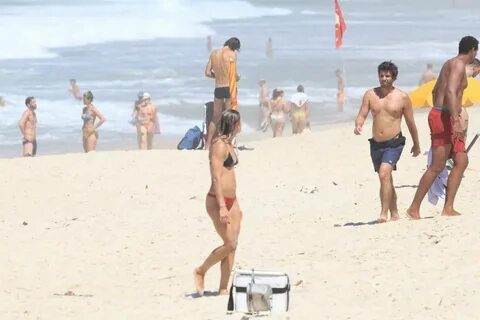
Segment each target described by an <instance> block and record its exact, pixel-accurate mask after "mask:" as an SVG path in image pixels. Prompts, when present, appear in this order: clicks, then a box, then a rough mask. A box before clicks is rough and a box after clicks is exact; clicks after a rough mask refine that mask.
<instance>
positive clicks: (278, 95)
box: [270, 89, 290, 138]
mask: <svg viewBox="0 0 480 320" xmlns="http://www.w3.org/2000/svg"><path fill="white" fill-rule="evenodd" d="M289 112H290V104H289V103H288V101H287V100H285V99H284V97H283V90H280V89H274V90H273V93H272V100H270V125H271V127H272V131H273V137H274V138H275V137H280V136H282V134H283V128H285V115H286V114H287V113H289Z"/></svg>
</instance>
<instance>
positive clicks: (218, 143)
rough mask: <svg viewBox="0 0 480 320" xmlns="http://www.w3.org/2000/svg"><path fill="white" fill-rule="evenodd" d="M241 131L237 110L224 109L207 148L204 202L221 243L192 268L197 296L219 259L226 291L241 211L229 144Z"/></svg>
mask: <svg viewBox="0 0 480 320" xmlns="http://www.w3.org/2000/svg"><path fill="white" fill-rule="evenodd" d="M240 130H241V122H240V113H238V111H236V110H232V109H227V110H225V111H223V113H222V115H221V119H220V124H219V132H218V137H216V138H215V139H214V140H212V144H211V147H210V149H209V159H210V174H211V186H210V189H209V191H208V193H207V198H206V201H205V205H206V209H207V212H208V215H209V216H210V218H211V219H212V222H213V225H214V226H215V230H216V231H217V233H218V235H219V236H220V237H221V238H222V240H223V244H222V245H221V246H219V247H217V248H216V249H215V250H213V251H212V253H210V255H209V256H208V257H207V259H205V261H204V262H203V263H202V265H201V266H199V267H197V268H195V270H194V279H195V287H196V290H197V293H198V294H199V295H203V291H204V279H205V274H206V272H207V271H208V270H209V269H210V268H211V267H212V266H213V265H215V264H217V263H218V262H220V269H221V276H220V286H219V294H221V295H224V294H227V293H228V282H229V279H230V272H231V270H232V267H233V262H234V258H235V250H236V248H237V241H238V236H239V233H240V223H241V221H242V211H241V210H240V206H239V204H238V201H237V197H236V180H235V166H236V165H237V164H238V156H237V154H236V153H235V149H234V147H233V144H232V141H233V139H235V137H236V136H237V134H238V133H239V132H240Z"/></svg>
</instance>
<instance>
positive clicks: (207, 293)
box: [185, 291, 219, 299]
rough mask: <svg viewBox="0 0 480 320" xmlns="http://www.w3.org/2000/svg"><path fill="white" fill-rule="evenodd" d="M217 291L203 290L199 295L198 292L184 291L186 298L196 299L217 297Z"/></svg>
mask: <svg viewBox="0 0 480 320" xmlns="http://www.w3.org/2000/svg"><path fill="white" fill-rule="evenodd" d="M218 296H219V294H218V291H204V292H203V295H202V296H201V295H199V294H198V292H192V293H186V294H185V297H186V298H192V299H198V298H202V297H218Z"/></svg>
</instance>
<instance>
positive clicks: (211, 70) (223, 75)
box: [205, 38, 240, 149]
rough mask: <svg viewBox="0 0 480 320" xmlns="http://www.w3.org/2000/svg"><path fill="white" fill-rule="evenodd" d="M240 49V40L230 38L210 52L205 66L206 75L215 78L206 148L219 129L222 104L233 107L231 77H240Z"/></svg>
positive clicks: (237, 78) (226, 107) (228, 107)
mask: <svg viewBox="0 0 480 320" xmlns="http://www.w3.org/2000/svg"><path fill="white" fill-rule="evenodd" d="M238 50H240V40H238V39H237V38H230V39H228V40H227V41H226V42H225V45H224V47H223V48H220V49H217V50H214V51H213V52H212V53H211V54H210V59H209V60H208V63H207V67H206V68H205V76H207V77H209V78H213V79H215V91H214V97H215V99H214V101H213V102H214V107H213V120H212V121H211V122H210V123H209V124H208V130H207V139H206V143H205V148H206V149H208V148H209V147H210V144H211V141H212V138H213V136H214V135H215V133H216V131H217V124H218V123H219V121H220V117H221V115H222V106H223V105H225V109H230V108H231V91H230V78H231V76H232V75H233V76H234V77H235V78H236V81H238V80H239V79H240V77H239V76H238V74H237V69H236V63H237V54H236V51H238Z"/></svg>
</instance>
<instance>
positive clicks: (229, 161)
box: [223, 151, 238, 168]
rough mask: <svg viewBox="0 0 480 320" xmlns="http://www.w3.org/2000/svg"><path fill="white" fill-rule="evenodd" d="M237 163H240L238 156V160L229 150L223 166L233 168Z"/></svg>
mask: <svg viewBox="0 0 480 320" xmlns="http://www.w3.org/2000/svg"><path fill="white" fill-rule="evenodd" d="M237 164H238V158H237V160H235V161H234V160H233V157H232V154H231V153H230V151H229V152H228V157H227V159H225V161H223V166H224V167H225V168H233V167H234V166H236V165H237Z"/></svg>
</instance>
